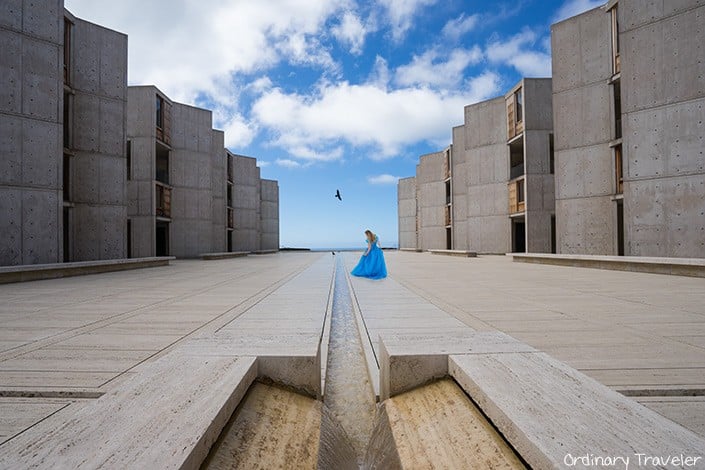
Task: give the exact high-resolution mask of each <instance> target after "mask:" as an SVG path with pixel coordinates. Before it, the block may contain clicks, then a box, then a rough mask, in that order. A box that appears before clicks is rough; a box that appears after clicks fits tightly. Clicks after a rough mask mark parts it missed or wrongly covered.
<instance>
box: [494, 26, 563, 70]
mask: <svg viewBox="0 0 705 470" xmlns="http://www.w3.org/2000/svg"><path fill="white" fill-rule="evenodd" d="M536 41H537V37H536V33H534V32H533V31H531V30H529V29H524V30H523V31H521V32H520V33H518V34H516V35H514V36H512V37H511V38H509V39H508V40H506V41H500V40H494V41H492V42H491V43H490V44H488V45H487V49H486V51H485V56H486V57H487V59H488V60H489V61H490V62H492V63H504V64H507V65H510V66H512V67H514V68H515V69H517V71H518V72H519V73H520V74H522V75H523V76H525V77H550V76H551V55H550V54H549V53H548V52H546V51H544V50H532V49H530V48H531V47H533V46H534V45H535V43H536Z"/></svg>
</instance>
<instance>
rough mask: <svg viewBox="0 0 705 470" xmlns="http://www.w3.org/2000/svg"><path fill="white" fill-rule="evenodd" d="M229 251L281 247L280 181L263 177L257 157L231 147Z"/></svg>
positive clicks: (229, 158)
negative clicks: (235, 150)
mask: <svg viewBox="0 0 705 470" xmlns="http://www.w3.org/2000/svg"><path fill="white" fill-rule="evenodd" d="M226 154H227V161H228V163H227V165H228V195H227V201H228V203H227V207H228V215H227V216H228V235H227V237H228V251H260V250H267V251H270V250H278V249H279V183H277V182H276V181H274V180H267V179H261V178H260V169H259V167H258V166H257V160H256V159H254V158H252V157H246V156H243V155H236V154H234V153H232V152H230V151H228V150H226Z"/></svg>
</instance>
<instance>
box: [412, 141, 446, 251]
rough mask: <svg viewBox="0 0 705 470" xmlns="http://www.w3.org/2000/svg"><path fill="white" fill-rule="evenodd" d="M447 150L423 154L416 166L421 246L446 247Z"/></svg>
mask: <svg viewBox="0 0 705 470" xmlns="http://www.w3.org/2000/svg"><path fill="white" fill-rule="evenodd" d="M444 158H445V154H444V152H435V153H429V154H427V155H423V156H421V158H420V159H419V164H418V165H417V166H416V183H417V185H418V217H419V238H418V239H419V248H420V249H422V250H431V249H445V248H446V227H445V212H444V210H445V206H446V193H445V182H444V180H445V175H444V174H443V160H444Z"/></svg>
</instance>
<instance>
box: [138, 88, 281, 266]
mask: <svg viewBox="0 0 705 470" xmlns="http://www.w3.org/2000/svg"><path fill="white" fill-rule="evenodd" d="M128 115H129V120H128V125H127V134H128V142H127V147H128V194H129V221H128V226H129V237H128V245H129V248H130V249H129V254H130V256H132V257H144V256H164V255H171V256H176V257H185V258H193V257H197V256H198V255H200V254H202V253H213V252H223V251H258V250H260V249H263V247H266V248H267V249H270V250H272V249H275V250H276V249H279V188H278V185H277V182H276V181H270V180H261V179H260V173H259V168H258V167H257V160H256V159H254V158H250V157H242V156H237V155H234V154H233V153H232V152H230V151H228V150H227V149H225V147H224V134H223V132H221V131H218V130H214V129H213V128H212V126H213V123H212V121H213V119H212V113H211V111H209V110H206V109H201V108H196V107H193V106H188V105H185V104H181V103H176V102H173V101H171V100H170V99H169V98H168V97H167V96H166V95H165V94H164V93H162V92H161V91H160V90H159V89H157V88H156V87H154V86H131V87H129V89H128Z"/></svg>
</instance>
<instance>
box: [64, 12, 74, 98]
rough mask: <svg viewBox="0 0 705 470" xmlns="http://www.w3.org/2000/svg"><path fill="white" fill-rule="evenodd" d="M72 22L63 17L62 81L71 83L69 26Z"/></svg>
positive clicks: (70, 26)
mask: <svg viewBox="0 0 705 470" xmlns="http://www.w3.org/2000/svg"><path fill="white" fill-rule="evenodd" d="M72 27H73V24H72V23H71V21H69V19H68V18H64V83H66V84H67V85H68V84H70V83H71V28H72Z"/></svg>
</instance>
